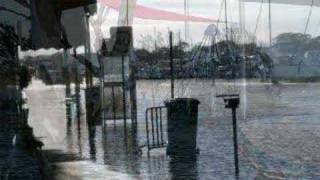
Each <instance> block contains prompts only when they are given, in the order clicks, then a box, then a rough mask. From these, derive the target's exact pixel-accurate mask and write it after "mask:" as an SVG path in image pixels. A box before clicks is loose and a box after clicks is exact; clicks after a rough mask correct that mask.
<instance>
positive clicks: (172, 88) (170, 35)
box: [169, 31, 174, 99]
mask: <svg viewBox="0 0 320 180" xmlns="http://www.w3.org/2000/svg"><path fill="white" fill-rule="evenodd" d="M169 42H170V76H171V99H174V76H173V37H172V31H170V33H169Z"/></svg>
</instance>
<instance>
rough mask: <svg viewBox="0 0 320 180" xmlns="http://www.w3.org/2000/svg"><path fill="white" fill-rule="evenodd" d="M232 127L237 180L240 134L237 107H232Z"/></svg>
mask: <svg viewBox="0 0 320 180" xmlns="http://www.w3.org/2000/svg"><path fill="white" fill-rule="evenodd" d="M232 125H233V149H234V165H235V174H236V178H239V158H238V133H237V107H235V106H233V107H232Z"/></svg>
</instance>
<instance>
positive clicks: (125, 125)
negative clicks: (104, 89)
mask: <svg viewBox="0 0 320 180" xmlns="http://www.w3.org/2000/svg"><path fill="white" fill-rule="evenodd" d="M124 68H125V65H124V55H122V98H123V99H122V107H123V120H124V129H125V130H126V129H127V106H126V79H125V69H124Z"/></svg>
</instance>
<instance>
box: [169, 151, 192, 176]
mask: <svg viewBox="0 0 320 180" xmlns="http://www.w3.org/2000/svg"><path fill="white" fill-rule="evenodd" d="M197 159H198V158H197V156H196V155H195V156H192V155H191V156H183V157H182V156H181V157H172V158H171V159H170V174H171V179H172V180H176V179H181V180H182V179H189V180H193V179H198V168H197Z"/></svg>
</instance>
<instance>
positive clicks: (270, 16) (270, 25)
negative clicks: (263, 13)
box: [268, 0, 272, 47]
mask: <svg viewBox="0 0 320 180" xmlns="http://www.w3.org/2000/svg"><path fill="white" fill-rule="evenodd" d="M268 4H269V8H268V10H269V12H268V16H269V17H268V21H269V46H270V47H271V45H272V19H271V18H272V15H271V0H269V2H268Z"/></svg>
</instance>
